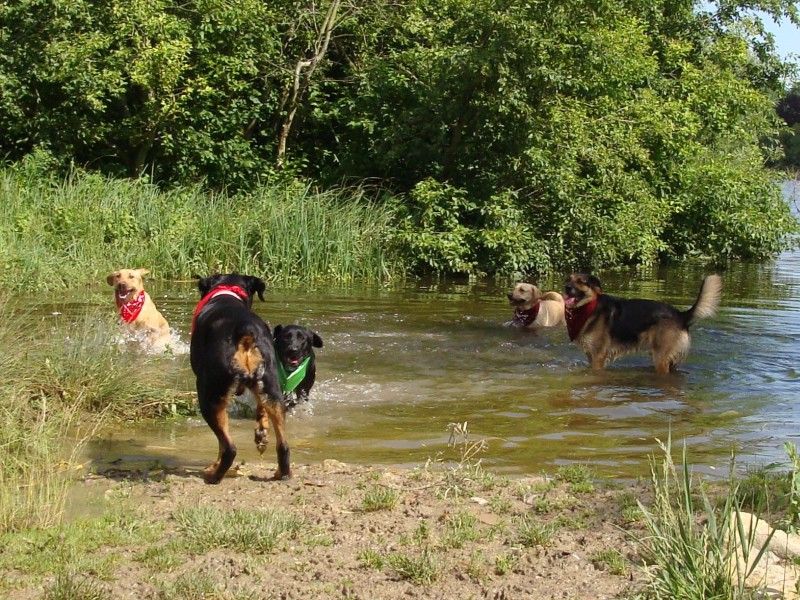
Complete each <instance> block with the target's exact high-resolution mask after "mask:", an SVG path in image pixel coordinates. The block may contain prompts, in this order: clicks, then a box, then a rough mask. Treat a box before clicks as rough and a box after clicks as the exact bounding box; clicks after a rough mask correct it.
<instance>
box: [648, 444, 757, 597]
mask: <svg viewBox="0 0 800 600" xmlns="http://www.w3.org/2000/svg"><path fill="white" fill-rule="evenodd" d="M662 451H663V455H662V457H661V459H660V461H658V462H657V461H656V460H655V459H654V460H653V461H652V466H651V471H652V481H653V501H652V505H651V506H649V507H644V506H643V505H641V504H640V509H641V511H642V519H643V521H644V524H645V527H646V529H647V535H646V536H644V539H643V542H644V545H643V546H644V547H643V550H642V554H643V558H644V560H645V562H646V563H647V564H648V565H649V567H648V569H647V570H646V571H645V573H646V575H647V582H646V587H645V589H644V591H643V597H644V598H647V599H649V600H661V599H664V600H666V599H668V598H669V599H672V598H698V599H700V598H703V599H706V598H707V599H719V600H723V599H725V600H728V599H732V600H739V599H745V598H751V597H754V595H753V592H751V591H749V590H747V589H746V588H745V586H744V581H745V579H746V578H747V576H748V575H749V573H750V571H747V572H745V571H743V570H741V569H739V568H732V565H731V557H732V556H733V553H734V551H735V548H736V547H737V546H738V547H740V548H742V549H743V552H744V555H745V557H746V558H749V559H750V561H751V562H750V564H751V565H752V567H751V569H752V568H755V566H756V565H757V564H758V562H759V561H760V559H761V558H762V551H760V550H759V549H758V548H756V547H754V546H753V538H752V532H750V531H747V530H745V528H744V526H743V521H742V518H741V516H740V508H739V501H738V499H737V487H736V484H735V482H734V481H733V480H731V482H730V487H729V489H728V490H727V492H726V493H725V494H724V496H723V498H722V502H721V503H719V504H713V503H712V502H711V501H710V500H709V498H708V496H707V495H706V493H705V491H704V490H703V489H702V488H701V487H700V486H698V485H697V483H696V482H695V481H694V479H693V477H692V475H691V471H690V468H689V465H688V462H687V456H686V448H685V447H684V449H683V456H682V465H680V466H676V465H675V463H674V462H673V459H672V448H671V443H670V441H669V440H668V441H667V443H666V444H663V445H662ZM733 562H734V563H736V561H733Z"/></svg>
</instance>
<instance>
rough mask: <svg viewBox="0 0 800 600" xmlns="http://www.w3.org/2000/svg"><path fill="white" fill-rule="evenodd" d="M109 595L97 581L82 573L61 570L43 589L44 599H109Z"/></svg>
mask: <svg viewBox="0 0 800 600" xmlns="http://www.w3.org/2000/svg"><path fill="white" fill-rule="evenodd" d="M110 598H111V595H110V594H109V593H108V591H106V589H105V588H104V587H103V586H102V585H101V584H100V583H98V582H96V581H93V580H92V579H89V578H88V577H85V576H83V575H76V574H75V573H72V572H62V573H59V574H58V575H56V579H55V581H54V582H53V584H52V585H50V586H49V587H47V588H46V589H45V591H44V600H110Z"/></svg>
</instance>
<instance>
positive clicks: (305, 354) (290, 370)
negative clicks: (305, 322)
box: [274, 325, 322, 408]
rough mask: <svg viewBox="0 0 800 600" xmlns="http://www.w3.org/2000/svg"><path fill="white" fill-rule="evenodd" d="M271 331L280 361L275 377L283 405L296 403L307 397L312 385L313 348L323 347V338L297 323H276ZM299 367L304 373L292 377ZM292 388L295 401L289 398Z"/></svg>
mask: <svg viewBox="0 0 800 600" xmlns="http://www.w3.org/2000/svg"><path fill="white" fill-rule="evenodd" d="M274 334H275V352H276V353H277V354H278V361H279V365H278V378H279V380H280V382H281V387H282V388H283V393H284V400H285V402H286V405H287V407H288V408H291V407H292V406H295V405H296V404H297V403H298V402H303V401H305V400H308V394H309V393H310V392H311V388H312V387H314V381H315V380H316V377H317V366H316V364H315V361H314V348H322V338H321V337H319V335H317V333H316V332H314V331H311V330H310V329H306V328H305V327H300V326H299V325H276V326H275V332H274ZM306 360H308V362H307V363H306ZM298 369H303V370H304V371H305V376H303V373H302V372H300V373H297V375H294V376H293V374H294V372H295V371H297V370H298ZM301 377H302V379H300V378H301ZM298 379H299V381H298ZM293 391H294V393H295V398H296V399H295V400H294V401H292V400H291V393H292V392H293Z"/></svg>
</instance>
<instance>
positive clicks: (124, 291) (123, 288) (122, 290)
mask: <svg viewBox="0 0 800 600" xmlns="http://www.w3.org/2000/svg"><path fill="white" fill-rule="evenodd" d="M132 291H133V290H132V289H129V288H128V286H127V285H125V284H124V283H120V284H119V285H118V286H117V298H119V299H120V300H124V299H125V297H126V296H127V295H128V294H130V293H131V292H132Z"/></svg>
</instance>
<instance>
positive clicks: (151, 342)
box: [106, 269, 171, 351]
mask: <svg viewBox="0 0 800 600" xmlns="http://www.w3.org/2000/svg"><path fill="white" fill-rule="evenodd" d="M149 273H150V271H148V270H147V269H120V270H118V271H114V272H113V273H110V274H109V275H108V277H106V283H108V285H110V286H111V287H113V288H114V303H115V304H116V306H117V310H119V309H120V307H121V306H122V305H123V304H127V303H128V302H130V301H132V300H134V299H135V298H136V297H138V296H139V293H140V292H142V291H143V290H144V280H143V278H144V276H145V275H148V274H149ZM122 324H123V326H124V327H126V328H127V329H128V331H129V332H131V333H134V334H136V333H144V337H143V339H142V344H143V345H145V346H147V347H148V349H150V350H155V351H163V350H165V349H166V347H167V345H168V344H169V342H170V339H171V337H170V331H169V323H167V320H166V319H165V318H164V315H162V314H161V313H160V312H159V311H158V309H157V308H156V305H155V303H154V302H153V300H152V298H150V294H148V293H147V292H146V291H145V293H144V305H143V306H142V310H141V312H140V313H139V315H138V316H137V317H136V319H135V320H133V321H132V322H130V323H125V322H123V323H122Z"/></svg>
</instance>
